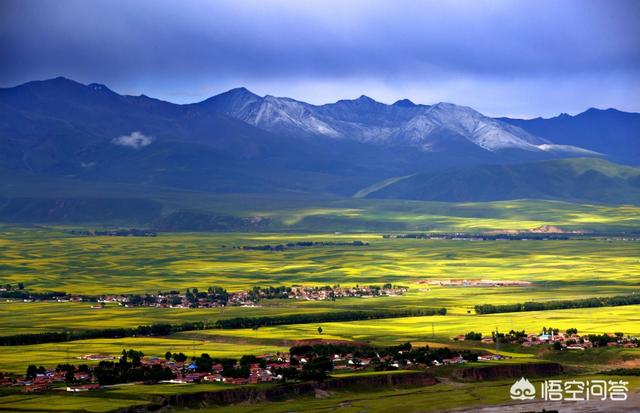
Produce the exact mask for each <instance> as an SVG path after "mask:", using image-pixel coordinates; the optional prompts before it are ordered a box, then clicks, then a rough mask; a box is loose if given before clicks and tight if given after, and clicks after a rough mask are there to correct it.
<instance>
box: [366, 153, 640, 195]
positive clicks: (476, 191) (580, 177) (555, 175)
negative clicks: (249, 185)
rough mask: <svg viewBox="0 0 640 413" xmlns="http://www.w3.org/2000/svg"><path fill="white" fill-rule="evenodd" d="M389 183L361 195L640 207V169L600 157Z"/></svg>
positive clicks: (454, 171) (425, 175)
mask: <svg viewBox="0 0 640 413" xmlns="http://www.w3.org/2000/svg"><path fill="white" fill-rule="evenodd" d="M388 182H389V180H387V181H386V182H385V184H384V185H381V184H376V185H374V186H372V187H370V189H363V190H361V191H360V192H359V193H366V194H367V195H366V196H367V197H368V198H393V199H412V200H423V201H449V202H467V201H476V202H481V201H499V200H509V199H522V198H529V199H550V200H568V201H574V202H596V203H603V204H624V203H631V204H638V203H640V169H638V168H632V167H628V166H622V165H617V164H614V163H611V162H607V161H604V160H602V159H595V158H574V159H559V160H552V161H542V162H532V163H525V164H518V165H486V166H474V167H467V168H456V169H446V170H443V171H436V172H426V173H420V174H416V175H413V176H411V177H408V178H406V179H399V180H396V181H392V182H391V183H388Z"/></svg>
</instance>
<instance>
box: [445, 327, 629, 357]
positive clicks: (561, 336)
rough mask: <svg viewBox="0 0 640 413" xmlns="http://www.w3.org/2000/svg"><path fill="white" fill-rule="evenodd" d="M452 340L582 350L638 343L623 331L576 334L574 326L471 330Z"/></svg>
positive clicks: (626, 346) (627, 346) (627, 345)
mask: <svg viewBox="0 0 640 413" xmlns="http://www.w3.org/2000/svg"><path fill="white" fill-rule="evenodd" d="M451 340H453V341H465V340H474V341H480V342H481V343H483V344H495V343H498V344H500V343H508V344H518V345H521V346H523V347H532V346H542V345H551V346H552V348H553V349H554V350H560V351H562V350H578V351H584V350H586V349H590V348H593V347H623V348H635V347H638V346H639V344H640V340H639V339H638V338H637V337H630V336H625V335H624V333H621V332H616V333H604V334H583V335H580V334H578V330H577V329H575V328H569V329H567V330H566V331H565V332H561V331H560V330H559V329H557V328H546V327H545V328H543V329H542V331H541V332H540V333H538V334H527V333H525V331H524V330H522V331H514V330H511V331H509V332H508V333H500V332H495V331H494V332H492V333H491V335H490V336H487V335H485V336H483V335H482V334H481V333H476V332H474V331H471V332H469V333H467V334H461V335H458V336H456V337H453V338H452V339H451Z"/></svg>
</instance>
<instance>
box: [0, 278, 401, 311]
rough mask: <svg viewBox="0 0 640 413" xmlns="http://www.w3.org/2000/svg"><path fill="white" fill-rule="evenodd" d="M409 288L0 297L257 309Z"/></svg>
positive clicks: (13, 290) (12, 291) (7, 293)
mask: <svg viewBox="0 0 640 413" xmlns="http://www.w3.org/2000/svg"><path fill="white" fill-rule="evenodd" d="M408 290H409V288H408V287H404V286H398V285H392V284H390V283H387V284H383V285H368V286H360V285H355V286H351V287H342V286H340V285H333V286H329V285H325V286H301V285H294V286H291V287H285V286H277V287H272V286H269V287H254V288H253V289H251V290H249V291H236V292H227V290H225V289H224V288H221V287H209V288H208V289H207V290H203V291H201V290H200V289H198V288H195V287H194V288H187V289H186V290H185V291H184V292H179V291H166V292H161V291H158V292H157V293H152V294H144V295H141V294H111V295H102V296H89V295H76V294H67V293H64V292H44V293H39V292H31V291H28V290H26V289H25V287H24V284H23V283H20V284H19V286H11V285H6V286H3V287H1V288H0V298H2V299H5V300H6V301H13V300H20V301H23V302H37V301H53V302H60V303H62V302H89V303H92V305H91V308H93V309H96V310H100V309H102V308H104V307H105V306H106V305H107V304H109V303H116V304H118V305H121V306H123V307H161V308H216V307H225V306H244V307H256V306H259V302H260V301H261V300H271V299H283V300H289V299H295V300H309V301H318V300H335V299H338V298H345V297H358V298H368V297H395V296H400V295H403V294H405V293H406V292H407V291H408Z"/></svg>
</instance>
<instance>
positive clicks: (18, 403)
mask: <svg viewBox="0 0 640 413" xmlns="http://www.w3.org/2000/svg"><path fill="white" fill-rule="evenodd" d="M566 379H577V380H593V379H600V380H601V379H605V380H610V379H612V380H619V379H620V377H610V376H601V375H600V376H593V375H587V376H568V377H566ZM624 380H626V381H628V382H629V385H628V386H629V389H630V396H629V400H628V401H627V402H615V403H618V404H611V405H609V406H610V407H616V408H629V409H631V408H633V407H634V405H635V403H636V402H637V400H638V397H639V395H638V388H639V386H640V379H639V378H637V377H625V378H624ZM531 381H532V383H534V385H535V386H536V388H539V386H540V381H541V380H539V379H534V380H531ZM512 384H513V380H492V381H484V382H478V383H457V382H451V381H450V380H446V379H445V380H444V381H443V382H442V383H439V384H436V385H434V386H427V387H406V388H393V389H375V390H371V389H366V388H353V389H345V390H339V391H332V392H331V393H329V397H321V398H317V397H310V396H298V397H292V398H288V399H287V400H284V401H278V402H260V403H243V404H239V405H234V406H233V411H234V412H240V413H250V412H260V413H262V412H266V413H276V412H292V411H304V412H327V411H338V412H344V413H351V412H354V413H355V412H362V411H367V412H388V411H394V410H398V409H401V410H402V411H403V412H443V411H449V410H452V409H459V408H472V407H481V406H495V405H498V406H500V407H497V408H499V409H503V410H501V411H508V409H516V408H519V409H522V408H524V409H525V410H527V409H529V410H533V409H534V407H538V409H537V410H536V411H540V410H541V409H542V407H543V406H542V405H541V404H542V403H540V401H539V399H538V401H537V402H536V403H537V404H535V405H533V404H531V402H527V404H520V406H518V404H519V403H518V402H513V401H512V400H511V399H510V398H509V388H510V387H511V385H512ZM220 387H222V386H220V385H216V384H206V385H179V386H163V385H159V386H143V385H133V386H123V387H120V388H117V389H109V390H104V391H100V392H95V393H88V394H64V393H61V394H52V395H23V394H16V395H9V396H4V397H0V411H12V412H74V411H78V412H79V411H83V412H85V411H86V412H106V411H112V410H113V409H117V408H119V407H127V406H134V405H142V404H146V403H147V402H148V401H149V400H150V398H152V397H153V395H155V394H173V393H174V392H175V391H176V389H177V388H179V389H180V390H179V391H180V392H181V393H189V392H194V391H212V390H216V389H219V388H220ZM225 387H227V386H225ZM227 388H228V387H227ZM576 403H592V404H589V406H594V405H598V406H600V407H601V408H602V407H603V405H601V404H598V402H597V401H593V402H576ZM604 406H606V405H604ZM544 407H546V408H547V409H549V408H558V407H560V406H559V405H554V404H553V403H546V404H544ZM562 407H564V408H570V407H571V404H564V405H562ZM575 407H585V406H584V405H580V406H578V405H577V404H576V406H575ZM229 410H230V408H229V406H220V407H204V408H200V409H198V411H201V412H204V413H214V412H215V413H217V412H226V411H229ZM172 411H177V412H188V411H193V409H187V408H182V409H180V408H178V409H174V410H172ZM518 411H520V410H518Z"/></svg>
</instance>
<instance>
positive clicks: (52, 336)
mask: <svg viewBox="0 0 640 413" xmlns="http://www.w3.org/2000/svg"><path fill="white" fill-rule="evenodd" d="M446 313H447V309H446V308H440V309H424V310H404V311H343V312H334V313H319V314H291V315H285V316H277V317H237V318H230V319H227V320H218V321H216V322H215V323H208V322H202V321H197V322H187V323H181V324H165V323H158V324H151V325H143V326H138V327H133V328H105V329H93V330H81V331H60V332H45V333H35V334H16V335H12V336H3V337H0V346H18V345H27V344H43V343H58V342H63V341H73V340H88V339H95V338H124V337H149V336H168V335H171V334H173V333H178V332H181V331H195V330H205V329H213V328H215V329H228V328H253V329H257V328H259V327H263V326H276V325H285V324H309V323H322V322H333V321H356V320H374V319H383V318H400V317H418V316H430V315H436V314H438V315H445V314H446Z"/></svg>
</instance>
